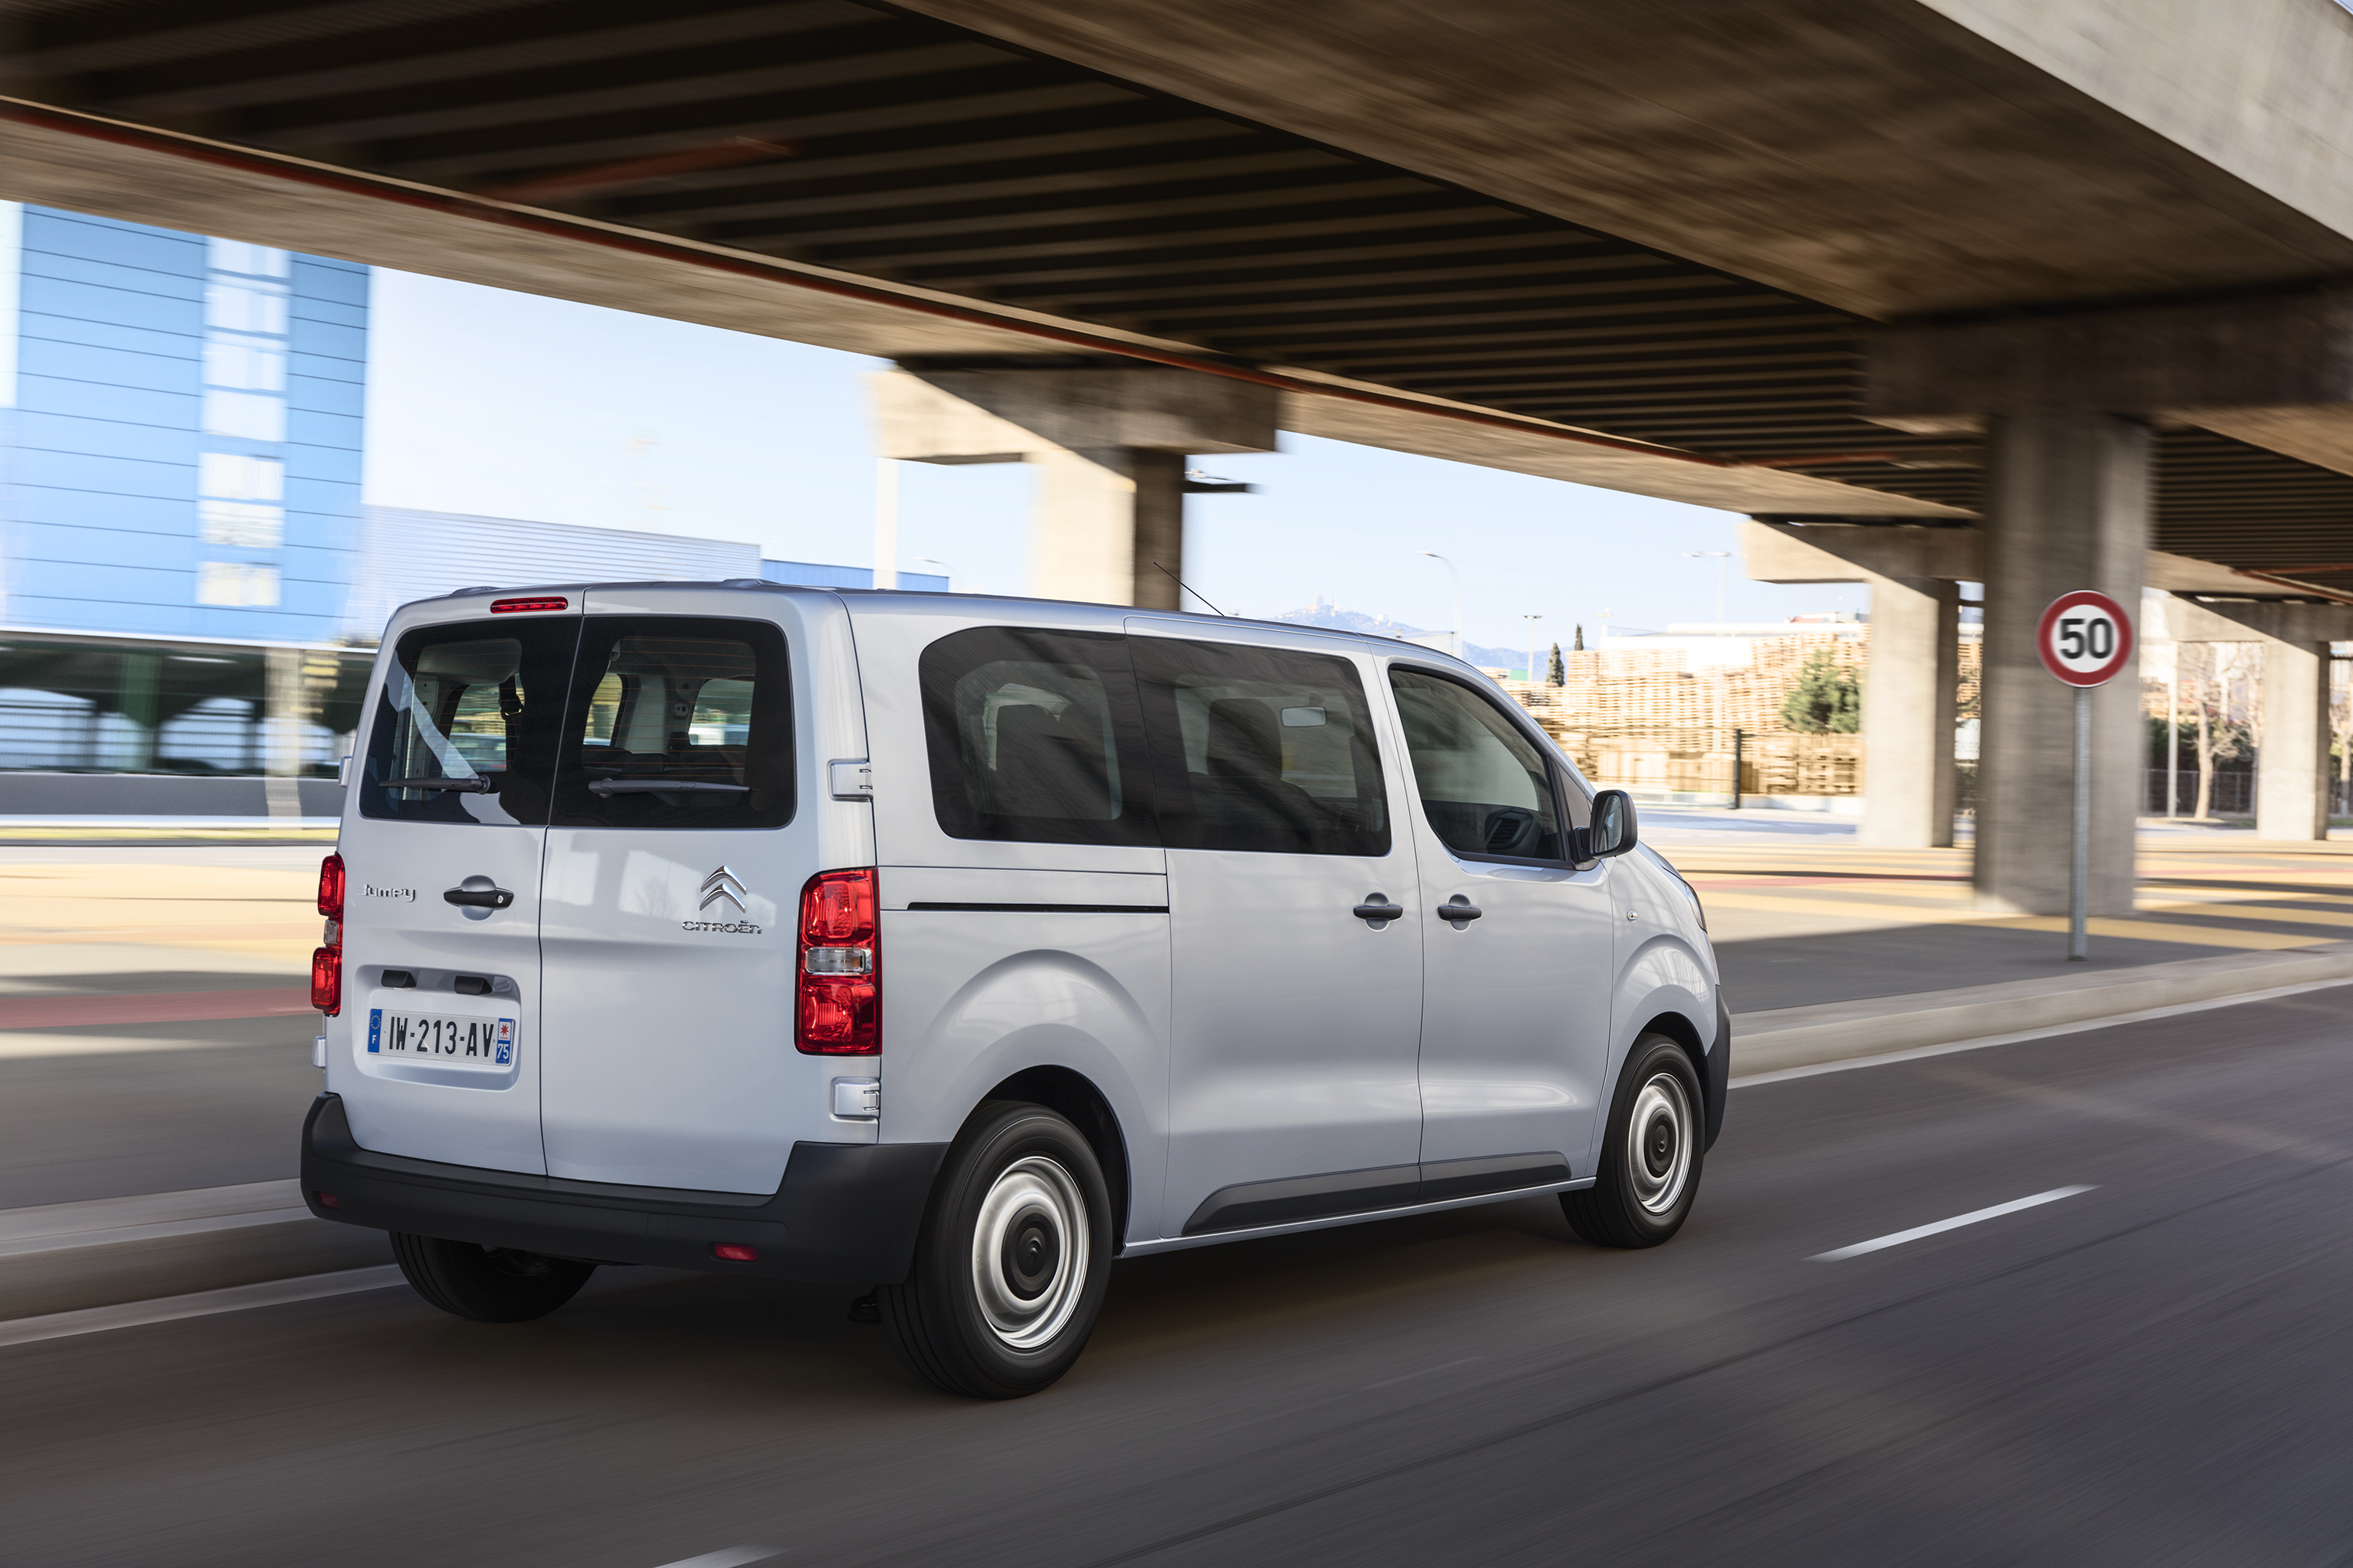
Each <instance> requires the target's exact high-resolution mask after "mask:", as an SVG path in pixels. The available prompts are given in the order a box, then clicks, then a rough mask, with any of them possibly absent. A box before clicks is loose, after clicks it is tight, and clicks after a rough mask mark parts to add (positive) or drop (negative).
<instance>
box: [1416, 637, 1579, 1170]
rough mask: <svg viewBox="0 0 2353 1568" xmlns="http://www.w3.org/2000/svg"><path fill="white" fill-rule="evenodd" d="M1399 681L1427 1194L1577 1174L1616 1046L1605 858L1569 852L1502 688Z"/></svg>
mask: <svg viewBox="0 0 2353 1568" xmlns="http://www.w3.org/2000/svg"><path fill="white" fill-rule="evenodd" d="M1389 682H1390V686H1391V689H1393V690H1394V691H1395V692H1396V694H1397V705H1398V728H1399V729H1400V730H1402V731H1404V735H1405V745H1406V751H1407V752H1408V753H1409V755H1410V756H1411V758H1412V761H1413V777H1414V783H1415V786H1416V793H1417V794H1418V795H1419V796H1420V802H1419V805H1420V809H1419V810H1418V811H1416V812H1414V813H1413V814H1412V816H1413V821H1414V827H1413V832H1414V834H1415V836H1416V837H1417V838H1418V840H1419V845H1420V864H1421V902H1420V905H1419V908H1417V909H1416V910H1414V919H1415V920H1416V921H1419V922H1420V924H1421V928H1422V932H1423V939H1422V973H1423V982H1422V997H1423V1000H1422V1011H1421V1103H1422V1135H1421V1160H1422V1171H1421V1175H1422V1189H1421V1195H1422V1198H1423V1201H1425V1202H1432V1203H1434V1202H1437V1201H1439V1200H1440V1199H1444V1198H1455V1197H1471V1196H1474V1195H1476V1194H1481V1193H1493V1192H1509V1191H1511V1190H1513V1189H1514V1188H1516V1187H1530V1186H1540V1185H1544V1184H1547V1183H1552V1182H1562V1181H1567V1180H1568V1179H1569V1178H1570V1176H1571V1174H1572V1171H1571V1169H1570V1165H1571V1157H1572V1156H1576V1155H1581V1154H1582V1153H1583V1152H1584V1151H1585V1149H1586V1147H1587V1144H1588V1140H1589V1136H1590V1131H1589V1130H1590V1127H1591V1123H1592V1118H1593V1116H1594V1113H1595V1104H1596V1099H1597V1097H1598V1096H1599V1094H1600V1093H1601V1092H1602V1087H1601V1073H1602V1069H1603V1067H1604V1058H1605V1056H1606V1053H1607V1050H1608V1047H1609V985H1610V976H1611V974H1612V973H1613V969H1614V963H1615V959H1614V952H1615V947H1614V943H1615V941H1616V933H1615V923H1616V922H1615V920H1614V917H1613V914H1612V911H1611V905H1610V895H1609V876H1610V871H1609V862H1608V861H1603V862H1601V863H1600V864H1599V865H1590V866H1588V867H1587V868H1585V869H1583V870H1580V869H1578V868H1577V867H1576V866H1575V865H1574V864H1572V863H1571V861H1570V858H1569V857H1570V854H1571V853H1572V848H1571V846H1570V843H1569V835H1568V831H1567V830H1568V823H1567V819H1566V817H1565V816H1564V814H1563V806H1564V805H1565V804H1566V803H1565V802H1564V801H1563V800H1562V799H1561V796H1560V794H1559V792H1558V790H1557V789H1556V787H1555V773H1554V769H1553V768H1552V766H1551V764H1550V763H1549V762H1548V761H1547V759H1546V756H1545V752H1546V750H1549V748H1546V747H1540V746H1539V743H1538V742H1536V741H1535V739H1534V738H1533V737H1531V736H1530V735H1529V734H1528V733H1527V732H1526V731H1525V730H1524V729H1522V728H1521V727H1520V725H1519V724H1518V723H1517V722H1516V721H1514V719H1513V718H1512V716H1510V715H1509V714H1507V713H1506V712H1504V709H1503V706H1502V705H1501V704H1500V703H1499V702H1498V701H1497V700H1495V699H1494V698H1492V697H1490V696H1488V695H1487V694H1486V693H1484V692H1482V691H1477V690H1474V689H1472V688H1471V687H1470V686H1468V685H1466V684H1464V683H1462V682H1461V681H1458V680H1454V679H1448V678H1447V677H1445V676H1442V675H1440V674H1437V673H1435V672H1432V671H1424V670H1419V669H1413V668H1405V667H1402V666H1392V667H1391V668H1390V671H1389ZM1449 909H1456V910H1463V911H1464V912H1463V913H1462V914H1460V915H1456V916H1453V917H1449V915H1448V914H1447V910H1449ZM1574 1174H1577V1175H1591V1174H1592V1172H1591V1171H1589V1170H1588V1171H1577V1172H1575V1173H1574Z"/></svg>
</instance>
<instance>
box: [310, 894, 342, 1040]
mask: <svg viewBox="0 0 2353 1568" xmlns="http://www.w3.org/2000/svg"><path fill="white" fill-rule="evenodd" d="M319 912H320V913H321V914H322V915H324V916H326V917H327V929H326V932H325V936H326V942H325V944H324V945H323V946H321V947H317V948H313V949H312V950H311V1006H313V1007H316V1008H317V1009H319V1011H320V1012H322V1013H324V1014H326V1015H327V1016H329V1017H331V1018H332V1017H333V1016H335V1015H336V1014H338V1013H340V1012H342V1011H343V857H342V856H341V855H330V856H328V857H327V858H325V859H324V860H322V861H320V862H319Z"/></svg>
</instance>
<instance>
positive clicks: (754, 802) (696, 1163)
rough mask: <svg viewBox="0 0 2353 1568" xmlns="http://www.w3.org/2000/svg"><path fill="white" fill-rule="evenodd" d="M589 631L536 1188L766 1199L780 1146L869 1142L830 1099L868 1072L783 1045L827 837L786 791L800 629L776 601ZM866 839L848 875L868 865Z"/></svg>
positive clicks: (554, 922) (712, 599)
mask: <svg viewBox="0 0 2353 1568" xmlns="http://www.w3.org/2000/svg"><path fill="white" fill-rule="evenodd" d="M822 604H823V605H824V606H828V607H829V608H830V609H831V612H832V616H833V618H834V619H835V620H839V621H841V622H842V623H843V625H842V626H841V629H840V637H841V640H842V642H843V644H844V645H845V646H844V648H843V650H842V652H841V656H840V657H839V658H838V659H835V660H832V661H830V662H833V663H838V664H840V665H842V666H845V667H848V668H854V665H853V664H852V662H851V660H850V658H849V654H848V651H847V647H846V645H847V640H848V634H847V625H846V617H844V616H841V615H840V611H839V602H838V601H836V600H833V599H831V598H830V597H829V596H827V597H825V598H824V599H823V600H822ZM582 626H583V631H582V635H581V640H580V658H579V664H578V668H577V671H576V673H575V677H574V680H573V700H572V704H571V708H570V710H569V711H568V712H567V714H566V717H565V727H564V741H563V748H562V752H561V755H560V759H559V762H558V773H557V779H556V788H555V802H554V811H553V825H552V826H550V828H549V830H548V847H547V874H546V879H545V883H544V893H543V905H542V915H541V934H542V952H543V959H544V963H545V970H544V990H543V995H544V997H545V1002H544V1014H545V1026H544V1033H545V1035H546V1037H547V1039H548V1041H549V1044H548V1047H547V1050H546V1052H545V1055H544V1059H543V1078H542V1080H541V1088H540V1100H541V1113H542V1119H543V1131H544V1134H545V1138H546V1146H547V1172H548V1174H550V1175H552V1176H563V1177H571V1178H575V1179H578V1180H584V1181H596V1182H613V1183H619V1184H627V1185H631V1186H652V1187H672V1188H691V1189H694V1190H697V1191H704V1192H733V1193H773V1192H775V1191H776V1189H777V1186H778V1184H780V1182H781V1181H782V1179H783V1176H784V1170H785V1164H786V1160H787V1159H788V1158H789V1157H790V1155H791V1153H792V1146H793V1142H794V1141H795V1139H796V1137H799V1138H804V1139H807V1138H816V1139H818V1140H821V1141H830V1142H865V1141H871V1137H872V1131H871V1128H872V1123H871V1122H866V1123H862V1124H859V1123H849V1122H843V1121H835V1120H832V1119H831V1118H830V1116H829V1111H828V1103H827V1098H826V1096H827V1079H828V1077H829V1076H830V1075H832V1074H835V1073H839V1072H841V1071H843V1070H845V1068H847V1069H848V1070H849V1071H851V1072H853V1073H855V1072H858V1071H865V1072H869V1073H871V1071H872V1070H873V1069H872V1068H871V1065H870V1064H871V1058H828V1057H811V1056H803V1055H801V1054H799V1053H798V1052H797V1049H796V1048H795V1045H794V1038H793V991H794V980H795V962H796V957H797V934H798V931H797V918H798V912H799V900H800V892H801V887H802V884H803V883H804V882H806V881H807V879H808V878H809V876H810V874H811V873H812V872H814V871H816V870H818V869H819V868H820V856H819V839H818V824H819V821H820V819H821V818H822V817H823V816H824V814H825V807H824V805H823V804H822V803H821V802H820V801H819V800H813V799H809V798H807V797H808V796H810V795H814V794H815V793H816V792H815V791H814V790H812V789H810V788H808V787H807V785H806V784H804V783H803V781H802V779H801V776H800V774H801V771H802V768H801V763H802V761H803V758H802V755H801V754H802V752H804V751H805V750H806V749H807V743H808V742H809V741H810V739H811V734H809V733H805V734H804V735H803V736H802V739H801V741H799V742H797V740H796V730H797V729H800V730H803V731H807V730H808V726H807V724H806V723H805V722H804V723H797V710H798V709H800V708H801V707H802V706H803V704H802V703H800V702H797V701H796V697H795V689H796V685H797V684H798V685H799V686H801V688H802V689H806V688H807V671H806V669H805V668H803V666H804V665H805V664H806V662H807V661H806V660H804V659H803V658H801V657H800V655H799V653H798V652H797V649H796V647H795V638H796V637H805V632H804V630H803V628H804V626H805V621H804V612H803V610H802V609H801V608H799V607H797V601H796V600H795V599H794V598H792V597H791V596H788V595H767V594H759V593H753V592H748V591H742V592H733V593H730V592H722V591H717V590H713V589H711V588H707V587H705V588H689V587H674V588H672V587H663V586H659V585H643V586H635V587H622V588H597V589H596V590H594V591H593V592H592V593H591V595H590V602H589V605H588V611H587V616H586V619H585V620H584V621H583V623H582ZM788 628H790V630H791V635H790V636H788ZM804 646H805V645H804ZM847 754H849V755H851V756H856V755H859V754H860V752H856V751H851V752H848V753H847ZM811 771H813V770H811ZM836 809H837V810H839V811H844V812H854V811H862V810H863V809H864V808H863V807H862V806H861V807H857V808H851V807H846V806H845V807H839V808H836ZM860 826H861V827H866V833H867V837H865V838H864V840H863V842H862V844H861V845H860V847H859V848H858V849H857V850H856V851H855V852H854V854H855V857H856V858H851V859H849V860H848V861H847V862H846V863H848V864H868V865H871V864H872V848H871V826H866V825H865V824H864V823H863V821H862V819H860ZM836 863H837V864H838V863H845V862H836Z"/></svg>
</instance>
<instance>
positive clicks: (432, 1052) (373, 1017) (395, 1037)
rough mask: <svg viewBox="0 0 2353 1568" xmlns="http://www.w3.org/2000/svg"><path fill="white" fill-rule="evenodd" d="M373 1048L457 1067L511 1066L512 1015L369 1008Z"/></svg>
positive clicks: (379, 1052) (378, 1053) (370, 1050)
mask: <svg viewBox="0 0 2353 1568" xmlns="http://www.w3.org/2000/svg"><path fill="white" fill-rule="evenodd" d="M367 1048H368V1053H369V1054H370V1055H371V1056H385V1057H400V1058H406V1059H407V1060H410V1061H433V1062H443V1063H448V1064H450V1065H453V1066H457V1067H481V1068H505V1067H512V1066H513V1065H514V1059H515V1021H514V1020H513V1019H512V1018H457V1017H451V1016H449V1015H448V1014H446V1013H387V1012H385V1010H384V1009H383V1008H381V1007H371V1008H370V1009H368V1044H367Z"/></svg>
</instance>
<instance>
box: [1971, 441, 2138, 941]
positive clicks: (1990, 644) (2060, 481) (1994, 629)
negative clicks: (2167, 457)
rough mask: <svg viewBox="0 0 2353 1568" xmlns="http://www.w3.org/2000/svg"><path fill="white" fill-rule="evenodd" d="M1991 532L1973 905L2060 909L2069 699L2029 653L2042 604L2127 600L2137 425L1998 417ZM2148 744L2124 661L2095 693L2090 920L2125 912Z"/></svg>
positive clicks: (2130, 598) (2065, 856) (2133, 585)
mask: <svg viewBox="0 0 2353 1568" xmlns="http://www.w3.org/2000/svg"><path fill="white" fill-rule="evenodd" d="M1988 458H1989V462H1988V468H1989V471H1988V474H1987V480H1988V484H1987V490H1988V495H1987V509H1986V527H1985V579H1984V581H1985V590H1986V628H1985V677H1984V708H1985V718H1984V726H1983V730H1982V731H1981V733H1982V736H1983V744H1982V746H1981V748H1980V751H1979V761H1978V814H1977V834H1978V840H1977V894H1978V904H1979V906H1980V907H1982V908H1988V909H1996V910H2005V911H2008V912H2010V913H2016V914H2033V915H2054V914H2055V915H2063V914H2065V913H2066V912H2067V879H2068V865H2069V853H2070V844H2071V833H2072V829H2071V821H2070V817H2071V812H2070V803H2071V801H2072V799H2073V795H2072V789H2073V752H2074V741H2073V737H2074V711H2075V707H2074V704H2075V693H2074V690H2073V689H2072V688H2070V687H2067V686H2064V685H2062V684H2061V683H2060V682H2058V681H2056V680H2054V679H2052V678H2051V675H2050V673H2049V672H2048V671H2046V670H2045V669H2044V668H2042V660H2041V658H2039V657H2038V655H2037V653H2036V651H2035V631H2036V626H2037V624H2038V623H2039V622H2040V620H2041V618H2042V611H2043V609H2044V607H2045V606H2046V605H2049V604H2050V603H2051V601H2052V600H2053V599H2055V598H2057V597H2058V596H2059V595H2062V594H2063V593H2066V592H2068V591H2070V590H2071V589H2075V588H2096V589H2099V590H2100V591H2102V592H2103V593H2105V594H2108V595H2111V596H2113V597H2114V598H2115V599H2116V601H2117V602H2118V603H2120V604H2123V605H2127V606H2137V605H2139V603H2140V588H2141V574H2142V570H2143V567H2144V565H2145V563H2146V558H2147V548H2148V535H2149V489H2150V473H2149V468H2150V448H2149V432H2148V429H2147V426H2143V425H2141V424H2138V423H2137V422H2136V421H2133V420H2130V419H2126V418H2123V417H2120V416H2116V415H2109V414H2098V413H2088V412H2081V411H2074V410H2069V411H2063V412H2058V411H2054V412H2023V413H2019V414H2014V415H2010V416H2004V417H2001V418H2000V419H1997V420H1996V421H1994V424H1993V428H1992V431H1991V439H1990V443H1989V454H1988ZM2146 750H2147V736H2146V734H2145V732H2144V731H2143V727H2142V725H2141V721H2140V682H2139V680H2138V679H2137V675H2136V673H2135V671H2134V670H2133V669H2132V668H2129V667H2128V668H2126V670H2125V671H2124V673H2123V674H2121V675H2119V676H2118V677H2117V678H2116V679H2114V680H2112V681H2110V682H2109V683H2108V684H2107V685H2105V686H2104V687H2101V688H2099V689H2097V690H2095V691H2094V692H2093V694H2092V842H2091V857H2090V858H2091V887H2090V889H2089V897H2090V907H2091V912H2092V913H2093V914H2094V915H2128V914H2130V913H2131V912H2132V907H2133V830H2134V824H2135V819H2136V818H2137V816H2138V815H2139V810H2140V800H2141V794H2142V788H2141V785H2142V776H2141V769H2142V767H2143V765H2144V763H2145V760H2146V759H2145V757H2144V755H2143V753H2144V752H2145V751H2146Z"/></svg>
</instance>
